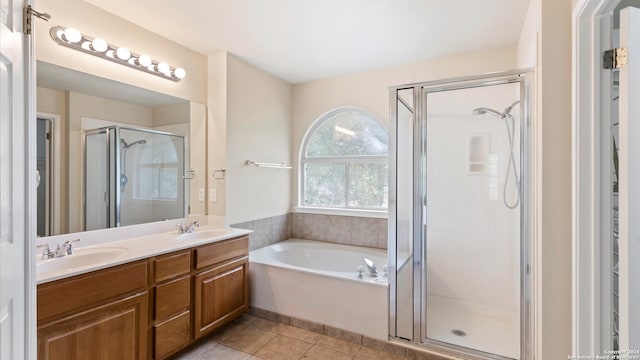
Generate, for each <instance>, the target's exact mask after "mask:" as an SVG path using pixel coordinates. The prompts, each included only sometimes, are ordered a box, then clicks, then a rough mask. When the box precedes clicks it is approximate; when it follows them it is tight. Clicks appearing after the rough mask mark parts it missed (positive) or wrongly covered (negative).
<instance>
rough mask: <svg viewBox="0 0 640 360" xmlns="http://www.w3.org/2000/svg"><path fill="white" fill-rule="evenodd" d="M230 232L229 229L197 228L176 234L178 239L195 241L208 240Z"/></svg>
mask: <svg viewBox="0 0 640 360" xmlns="http://www.w3.org/2000/svg"><path fill="white" fill-rule="evenodd" d="M230 233H231V230H229V229H211V230H200V231H199V230H198V229H196V231H194V232H192V233H186V234H180V235H178V236H176V240H178V241H197V240H209V239H213V238H216V237H219V236H224V235H228V234H230Z"/></svg>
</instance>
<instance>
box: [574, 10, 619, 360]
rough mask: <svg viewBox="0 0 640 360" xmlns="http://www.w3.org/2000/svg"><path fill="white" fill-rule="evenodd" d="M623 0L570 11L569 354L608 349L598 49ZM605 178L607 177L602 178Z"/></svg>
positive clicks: (605, 78) (606, 95) (605, 161)
mask: <svg viewBox="0 0 640 360" xmlns="http://www.w3.org/2000/svg"><path fill="white" fill-rule="evenodd" d="M620 2H621V0H578V1H577V2H576V4H575V6H574V8H573V14H572V37H573V39H572V58H573V59H572V62H573V63H572V72H573V74H572V78H573V81H572V129H573V130H572V339H573V340H572V354H573V355H574V356H578V355H602V354H603V351H604V350H611V348H612V347H611V342H610V341H609V338H610V334H609V330H608V329H611V326H610V325H609V324H610V323H611V321H612V320H611V317H610V314H609V313H610V308H611V302H610V300H609V299H608V297H607V294H604V296H603V291H607V289H609V288H610V286H611V284H610V282H609V280H608V273H609V272H610V270H611V262H610V258H611V249H610V248H609V247H607V246H603V244H602V241H601V239H602V238H603V236H610V235H609V234H608V231H609V230H610V221H611V220H610V209H611V203H610V200H609V197H608V193H609V192H610V189H609V181H608V180H607V178H608V177H609V176H610V174H609V172H608V171H603V169H605V168H606V167H609V166H611V162H612V160H609V159H611V140H610V139H609V138H610V136H611V133H610V131H609V130H607V129H609V123H608V117H607V115H608V114H610V110H611V101H610V100H609V99H611V96H610V88H609V86H608V84H610V83H611V74H610V71H604V70H603V69H602V60H601V59H602V50H603V49H609V48H611V47H612V44H611V32H610V31H608V30H607V29H610V28H611V22H612V21H613V11H614V9H615V8H616V6H618V4H620ZM605 177H606V178H605Z"/></svg>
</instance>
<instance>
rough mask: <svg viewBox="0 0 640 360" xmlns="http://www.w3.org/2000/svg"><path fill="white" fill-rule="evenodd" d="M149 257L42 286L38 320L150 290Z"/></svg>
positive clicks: (40, 287)
mask: <svg viewBox="0 0 640 360" xmlns="http://www.w3.org/2000/svg"><path fill="white" fill-rule="evenodd" d="M147 279H148V275H147V261H146V260H145V261H141V262H136V263H133V264H127V265H121V266H117V267H114V268H110V269H105V270H100V271H95V272H91V273H88V274H83V275H78V276H74V277H71V278H68V279H62V280H58V281H53V282H50V283H46V284H42V285H39V286H38V292H37V296H38V300H37V301H38V322H41V321H42V320H45V319H48V318H51V317H54V316H57V315H62V314H65V313H68V312H71V311H73V312H78V311H80V310H82V309H85V308H87V307H88V306H90V305H93V304H99V303H102V302H104V301H106V300H109V299H111V298H114V297H116V296H118V295H123V294H127V293H131V292H134V291H140V290H147V286H148V281H147Z"/></svg>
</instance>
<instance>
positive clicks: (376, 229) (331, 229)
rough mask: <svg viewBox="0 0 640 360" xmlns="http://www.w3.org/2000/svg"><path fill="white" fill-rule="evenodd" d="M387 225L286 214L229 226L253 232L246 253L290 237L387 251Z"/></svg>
mask: <svg viewBox="0 0 640 360" xmlns="http://www.w3.org/2000/svg"><path fill="white" fill-rule="evenodd" d="M387 224H388V222H387V219H378V218H366V217H357V216H342V215H322V214H306V213H287V214H283V215H277V216H272V217H268V218H263V219H256V220H251V221H246V222H242V223H236V224H231V227H234V228H239V229H247V230H253V231H254V232H253V233H252V234H251V235H250V236H249V250H255V249H259V248H261V247H265V246H268V245H271V244H274V243H277V242H280V241H284V240H287V239H290V238H298V239H308V240H318V241H329V242H335V243H338V244H345V245H356V246H366V247H374V248H379V249H386V248H387V236H388V235H387V233H388V231H387Z"/></svg>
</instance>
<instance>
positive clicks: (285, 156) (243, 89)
mask: <svg viewBox="0 0 640 360" xmlns="http://www.w3.org/2000/svg"><path fill="white" fill-rule="evenodd" d="M290 144H291V85H290V84H289V83H287V82H286V81H284V80H281V79H279V78H277V77H275V76H273V75H271V74H269V73H267V72H265V71H263V70H260V69H258V68H257V67H255V66H253V65H250V64H248V63H246V62H244V61H242V60H240V59H239V58H237V57H235V56H233V55H229V56H228V58H227V221H229V223H239V222H244V221H249V220H254V219H262V218H266V217H271V216H275V215H282V214H286V213H287V212H288V211H289V204H290V198H289V196H290V193H291V183H290V182H291V170H285V169H271V168H256V167H253V166H246V165H245V164H244V163H245V161H246V160H252V161H258V162H269V163H291V158H292V156H291V145H290Z"/></svg>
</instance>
